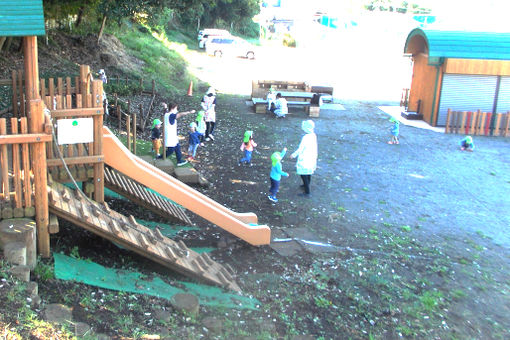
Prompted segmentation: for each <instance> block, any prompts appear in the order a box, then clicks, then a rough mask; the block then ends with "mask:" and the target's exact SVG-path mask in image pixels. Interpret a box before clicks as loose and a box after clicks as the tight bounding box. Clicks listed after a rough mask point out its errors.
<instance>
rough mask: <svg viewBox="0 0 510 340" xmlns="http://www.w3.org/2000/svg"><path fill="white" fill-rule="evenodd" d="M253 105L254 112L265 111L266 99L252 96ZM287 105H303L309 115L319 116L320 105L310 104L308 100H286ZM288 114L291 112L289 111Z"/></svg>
mask: <svg viewBox="0 0 510 340" xmlns="http://www.w3.org/2000/svg"><path fill="white" fill-rule="evenodd" d="M251 101H252V102H253V106H254V107H255V113H266V112H268V111H267V100H266V99H264V98H252V100H251ZM287 106H299V107H304V108H305V112H306V113H308V115H309V116H310V117H319V111H320V107H319V106H318V105H311V104H310V102H309V101H287ZM288 114H291V112H289V113H288Z"/></svg>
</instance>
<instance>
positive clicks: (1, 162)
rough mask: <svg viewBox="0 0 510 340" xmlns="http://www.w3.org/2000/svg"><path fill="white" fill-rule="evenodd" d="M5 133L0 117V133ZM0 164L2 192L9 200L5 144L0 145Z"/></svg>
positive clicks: (4, 126)
mask: <svg viewBox="0 0 510 340" xmlns="http://www.w3.org/2000/svg"><path fill="white" fill-rule="evenodd" d="M6 134H7V124H6V121H5V118H0V135H6ZM0 166H1V167H2V170H1V173H2V194H3V197H4V200H5V201H10V200H11V189H10V186H9V156H8V149H7V144H2V145H0Z"/></svg>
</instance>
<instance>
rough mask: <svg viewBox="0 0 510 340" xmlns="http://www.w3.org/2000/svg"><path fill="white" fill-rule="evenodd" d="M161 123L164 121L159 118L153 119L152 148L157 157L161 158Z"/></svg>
mask: <svg viewBox="0 0 510 340" xmlns="http://www.w3.org/2000/svg"><path fill="white" fill-rule="evenodd" d="M161 124H162V122H161V121H160V120H159V119H157V118H156V119H154V120H153V121H152V128H151V141H152V150H154V155H155V156H156V158H161V154H160V153H159V150H160V149H161Z"/></svg>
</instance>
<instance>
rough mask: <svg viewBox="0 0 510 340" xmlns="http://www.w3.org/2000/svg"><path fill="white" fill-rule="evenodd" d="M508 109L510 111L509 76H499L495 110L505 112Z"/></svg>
mask: <svg viewBox="0 0 510 340" xmlns="http://www.w3.org/2000/svg"><path fill="white" fill-rule="evenodd" d="M508 111H510V77H501V84H500V85H499V95H498V103H497V105H496V112H497V113H505V112H508Z"/></svg>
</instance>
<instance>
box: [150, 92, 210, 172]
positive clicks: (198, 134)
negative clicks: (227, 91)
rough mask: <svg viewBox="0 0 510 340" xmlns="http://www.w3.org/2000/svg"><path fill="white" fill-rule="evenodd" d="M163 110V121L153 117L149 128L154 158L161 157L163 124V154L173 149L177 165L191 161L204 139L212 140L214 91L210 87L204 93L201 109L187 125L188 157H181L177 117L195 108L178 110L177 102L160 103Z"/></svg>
mask: <svg viewBox="0 0 510 340" xmlns="http://www.w3.org/2000/svg"><path fill="white" fill-rule="evenodd" d="M162 106H163V109H164V111H165V114H164V118H163V121H161V120H159V119H158V118H156V119H154V120H153V122H152V128H151V141H152V150H153V151H154V155H155V157H156V158H162V155H161V154H160V149H161V146H162V140H161V135H162V132H161V127H162V126H163V124H164V126H165V129H164V133H165V136H164V137H165V139H164V140H165V149H166V151H165V154H166V157H169V156H170V155H171V154H172V153H173V152H174V151H175V156H176V158H177V166H182V165H184V164H186V163H188V161H192V160H194V159H195V157H196V153H197V149H198V147H199V146H205V144H204V141H210V140H214V135H213V131H214V127H215V123H216V109H215V107H216V91H215V90H214V89H213V88H212V87H210V88H209V89H208V90H207V93H206V94H205V95H204V97H203V99H202V102H201V106H202V110H200V111H198V113H197V117H196V119H195V121H194V122H192V123H190V125H189V132H188V158H187V160H183V159H182V152H181V147H180V144H179V138H178V135H177V119H178V118H180V117H181V116H184V115H187V114H190V113H195V112H196V111H195V110H191V111H187V112H178V110H177V104H170V106H169V105H167V104H166V103H163V104H162Z"/></svg>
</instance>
